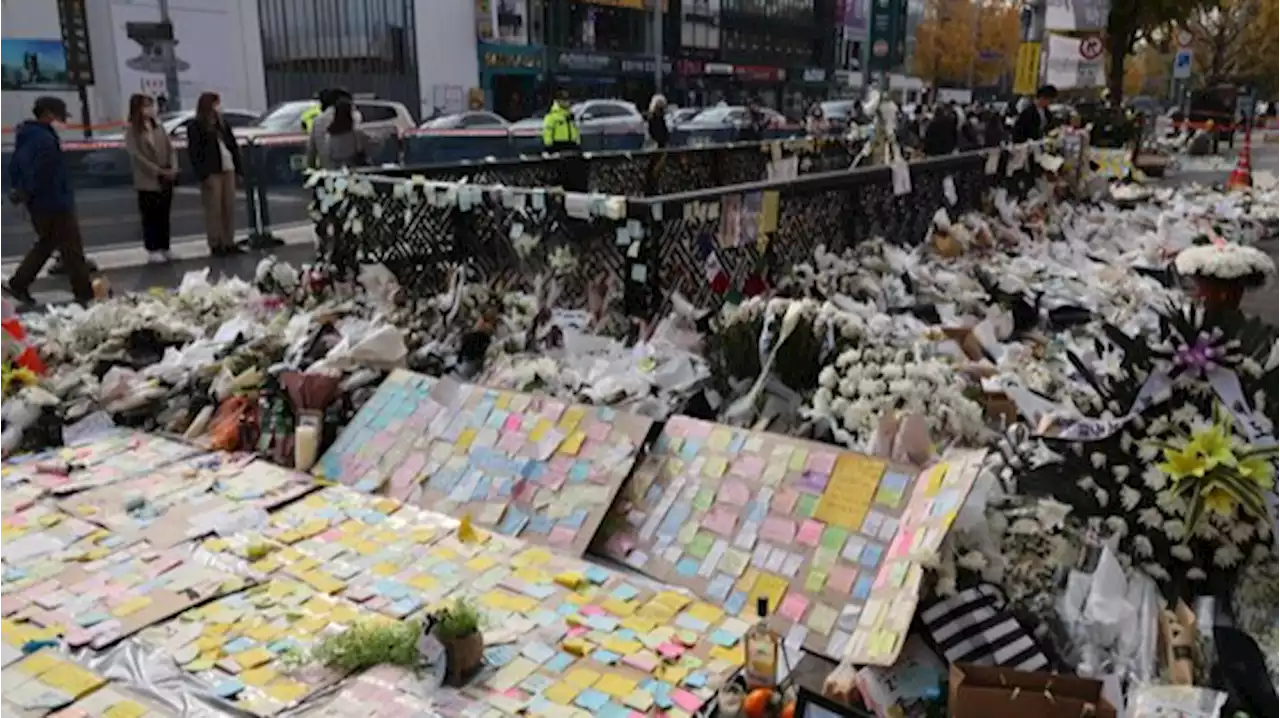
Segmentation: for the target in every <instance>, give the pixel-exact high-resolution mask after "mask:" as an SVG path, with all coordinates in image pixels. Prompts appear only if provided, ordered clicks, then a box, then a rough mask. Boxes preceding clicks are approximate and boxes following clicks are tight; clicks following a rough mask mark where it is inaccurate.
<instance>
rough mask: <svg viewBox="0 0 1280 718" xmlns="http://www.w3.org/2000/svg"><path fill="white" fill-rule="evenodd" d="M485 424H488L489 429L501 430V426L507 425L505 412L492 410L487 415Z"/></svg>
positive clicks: (504, 410) (503, 410)
mask: <svg viewBox="0 0 1280 718" xmlns="http://www.w3.org/2000/svg"><path fill="white" fill-rule="evenodd" d="M485 423H486V424H488V425H489V428H491V429H501V428H502V427H503V425H504V424H506V423H507V410H506V409H494V410H493V413H491V414H489V419H488V421H486V422H485Z"/></svg>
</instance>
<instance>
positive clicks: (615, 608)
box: [600, 598, 637, 618]
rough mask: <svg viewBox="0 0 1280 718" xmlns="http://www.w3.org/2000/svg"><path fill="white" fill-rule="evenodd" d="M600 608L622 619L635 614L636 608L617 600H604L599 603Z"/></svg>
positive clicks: (628, 602)
mask: <svg viewBox="0 0 1280 718" xmlns="http://www.w3.org/2000/svg"><path fill="white" fill-rule="evenodd" d="M600 608H603V609H604V610H606V611H608V612H609V613H612V614H613V615H615V616H618V617H620V618H622V617H626V616H630V615H631V614H633V613H635V612H636V608H637V607H636V604H634V603H632V602H630V601H623V600H620V599H617V598H606V599H605V600H604V601H602V602H601V603H600Z"/></svg>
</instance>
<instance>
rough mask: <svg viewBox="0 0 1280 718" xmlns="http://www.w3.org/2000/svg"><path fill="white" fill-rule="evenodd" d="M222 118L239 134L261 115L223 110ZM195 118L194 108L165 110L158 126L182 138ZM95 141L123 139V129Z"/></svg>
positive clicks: (251, 112) (253, 123)
mask: <svg viewBox="0 0 1280 718" xmlns="http://www.w3.org/2000/svg"><path fill="white" fill-rule="evenodd" d="M222 116H223V118H225V119H226V121H227V124H228V125H231V131H232V132H235V133H236V134H241V132H240V130H243V129H245V128H246V127H251V126H253V125H255V124H257V122H258V119H259V118H261V117H262V115H261V114H260V113H257V112H254V111H253V110H223V111H222ZM195 118H196V111H195V110H178V111H176V112H166V113H164V114H163V115H160V116H159V117H158V118H156V119H158V120H159V121H160V126H161V127H163V128H164V129H165V132H168V133H169V136H170V137H172V138H174V139H175V140H176V139H183V138H185V137H186V136H187V123H188V122H190V121H192V120H194V119H195ZM93 139H94V140H95V141H112V140H121V141H123V140H124V130H119V131H116V132H108V133H105V134H101V135H94V137H93Z"/></svg>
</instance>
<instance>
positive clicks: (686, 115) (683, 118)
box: [667, 107, 702, 127]
mask: <svg viewBox="0 0 1280 718" xmlns="http://www.w3.org/2000/svg"><path fill="white" fill-rule="evenodd" d="M699 112H702V108H701V107H674V108H671V109H669V110H667V124H668V125H669V126H671V127H676V126H677V125H680V124H683V123H685V122H688V121H689V120H692V119H693V118H694V117H696V116H697V115H698V113H699Z"/></svg>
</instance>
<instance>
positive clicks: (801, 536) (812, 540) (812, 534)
mask: <svg viewBox="0 0 1280 718" xmlns="http://www.w3.org/2000/svg"><path fill="white" fill-rule="evenodd" d="M823 528H824V527H823V525H822V522H821V521H814V520H813V519H806V520H805V522H804V523H802V524H800V530H799V531H797V532H796V543H802V544H804V545H805V546H817V545H818V544H819V543H820V542H821V541H822V529H823Z"/></svg>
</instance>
